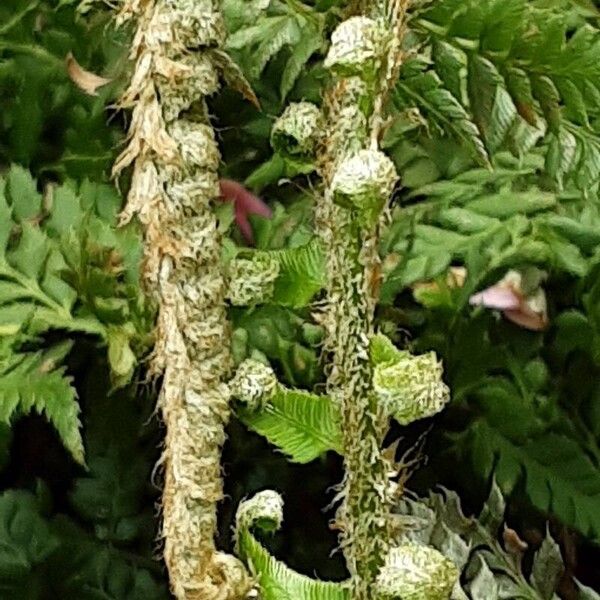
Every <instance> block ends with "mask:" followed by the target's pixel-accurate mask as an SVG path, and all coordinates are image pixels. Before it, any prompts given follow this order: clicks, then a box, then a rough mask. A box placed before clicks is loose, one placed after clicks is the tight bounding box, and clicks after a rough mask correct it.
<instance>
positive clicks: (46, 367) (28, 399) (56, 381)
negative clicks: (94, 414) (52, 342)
mask: <svg viewBox="0 0 600 600" xmlns="http://www.w3.org/2000/svg"><path fill="white" fill-rule="evenodd" d="M71 346H72V344H71V343H70V342H64V343H62V344H60V345H58V346H55V347H54V348H52V349H50V350H48V351H45V352H41V351H40V352H35V353H34V352H31V353H13V352H12V351H11V350H10V349H9V348H6V347H5V348H3V356H2V357H1V358H0V421H2V422H4V423H7V424H10V422H11V420H12V419H14V417H15V416H16V415H26V414H29V413H30V412H32V411H35V412H37V413H39V414H43V415H44V416H45V417H46V418H47V419H48V421H50V423H52V425H54V427H55V428H56V431H57V432H58V434H59V435H60V438H61V440H62V442H63V444H64V445H65V447H66V448H67V450H68V451H69V452H70V453H71V455H72V456H73V458H74V459H75V460H76V461H77V462H78V463H80V464H84V450H83V442H82V439H81V434H80V432H79V429H80V427H81V423H80V421H79V405H78V403H77V392H76V391H75V388H73V386H72V385H71V378H70V377H67V376H65V368H64V367H60V366H57V365H58V364H60V362H61V361H62V359H63V358H64V356H65V355H66V354H67V353H68V352H69V350H70V349H71Z"/></svg>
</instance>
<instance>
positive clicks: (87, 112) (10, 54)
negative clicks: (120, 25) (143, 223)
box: [0, 0, 125, 178]
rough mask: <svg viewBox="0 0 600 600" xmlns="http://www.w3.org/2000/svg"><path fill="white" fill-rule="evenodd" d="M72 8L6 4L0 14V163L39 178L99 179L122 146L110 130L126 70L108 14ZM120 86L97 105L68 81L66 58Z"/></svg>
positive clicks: (47, 2) (9, 0) (26, 1)
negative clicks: (110, 105) (111, 109)
mask: <svg viewBox="0 0 600 600" xmlns="http://www.w3.org/2000/svg"><path fill="white" fill-rule="evenodd" d="M77 4H78V3H75V2H61V1H59V0H40V1H33V0H6V1H4V2H2V6H0V106H1V107H2V110H1V112H2V117H1V118H0V140H1V141H0V163H4V165H6V164H8V163H10V162H19V163H21V164H23V165H25V166H27V167H30V168H31V169H33V170H34V171H35V172H36V173H39V172H42V171H43V172H44V174H45V175H48V174H60V175H64V174H68V175H71V176H77V177H81V178H83V177H94V176H102V175H103V174H105V173H106V172H107V170H109V169H110V165H111V163H112V160H113V158H114V153H115V151H116V150H117V148H116V146H117V144H118V142H119V140H120V138H121V133H120V131H119V129H118V128H116V127H114V126H108V123H107V122H108V117H109V113H108V112H107V110H106V105H107V101H111V100H113V99H114V98H116V94H115V92H116V87H118V86H119V85H122V81H119V77H120V74H121V72H122V70H123V67H124V66H125V63H124V61H123V54H122V47H120V46H119V44H118V39H117V37H116V35H115V32H114V30H113V29H112V28H111V26H110V14H109V13H108V12H101V11H98V10H94V11H93V12H92V13H90V14H89V15H88V16H82V15H78V14H77V13H76V11H75V9H76V8H77ZM69 53H72V54H73V56H74V57H75V59H76V60H77V61H78V63H79V64H80V65H82V67H84V68H86V69H88V70H91V71H94V72H99V74H100V73H101V74H104V75H105V76H107V77H109V78H115V83H114V84H111V85H109V86H106V87H104V88H102V89H101V90H100V91H99V95H98V96H97V97H92V96H86V95H85V94H84V92H82V91H81V90H79V89H78V88H77V87H76V85H75V83H73V82H72V81H71V80H70V79H69V76H68V73H67V66H66V62H65V58H66V56H67V55H68V54H69Z"/></svg>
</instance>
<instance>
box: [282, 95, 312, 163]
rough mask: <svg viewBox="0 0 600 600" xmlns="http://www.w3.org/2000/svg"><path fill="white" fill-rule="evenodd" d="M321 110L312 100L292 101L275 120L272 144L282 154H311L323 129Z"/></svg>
mask: <svg viewBox="0 0 600 600" xmlns="http://www.w3.org/2000/svg"><path fill="white" fill-rule="evenodd" d="M322 127H323V123H322V117H321V111H320V110H319V109H318V108H317V107H316V106H315V105H314V104H311V103H310V102H292V103H291V104H289V105H288V106H287V108H286V109H285V110H284V111H283V114H282V115H281V116H280V117H279V118H278V119H277V121H275V124H274V125H273V129H272V130H271V145H272V146H273V148H274V149H275V150H276V151H277V152H280V153H281V154H288V155H291V156H311V155H312V154H313V151H314V148H315V144H316V142H317V139H318V137H319V134H320V133H321V131H322Z"/></svg>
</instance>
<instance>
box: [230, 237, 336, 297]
mask: <svg viewBox="0 0 600 600" xmlns="http://www.w3.org/2000/svg"><path fill="white" fill-rule="evenodd" d="M238 256H239V257H240V258H241V259H243V260H247V261H250V262H251V263H252V264H255V265H256V267H257V269H258V268H259V267H260V265H261V264H268V265H272V264H276V265H277V267H278V269H277V274H276V277H275V278H274V281H273V284H272V289H271V290H270V292H269V298H268V299H267V300H268V301H269V302H271V303H273V304H280V305H281V306H287V307H289V308H301V307H304V306H307V305H308V304H310V302H311V300H312V299H313V297H314V296H315V295H316V294H317V293H318V292H319V291H320V290H322V289H323V287H324V285H325V257H324V254H323V250H322V247H321V244H320V242H319V240H318V239H317V238H313V239H312V240H311V241H310V242H309V243H308V244H305V245H303V246H299V247H297V248H285V249H282V250H256V251H241V252H240V253H239V254H238ZM237 285H239V282H238V284H237ZM256 301H265V298H258V297H257V300H256Z"/></svg>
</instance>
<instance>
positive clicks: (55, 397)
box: [0, 167, 150, 463]
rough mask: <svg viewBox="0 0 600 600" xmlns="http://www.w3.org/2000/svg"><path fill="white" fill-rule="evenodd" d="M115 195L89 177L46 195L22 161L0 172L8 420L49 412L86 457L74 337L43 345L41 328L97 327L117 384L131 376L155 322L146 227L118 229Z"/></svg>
mask: <svg viewBox="0 0 600 600" xmlns="http://www.w3.org/2000/svg"><path fill="white" fill-rule="evenodd" d="M118 204H119V198H118V196H117V195H116V193H115V192H114V191H113V189H112V188H110V187H108V186H104V185H97V184H92V183H90V182H89V181H86V182H84V183H83V184H82V185H81V186H79V189H78V188H77V186H76V185H75V184H72V183H69V184H65V185H63V186H59V187H55V186H49V187H48V188H47V189H46V190H45V194H44V195H42V194H41V193H39V192H38V191H37V189H36V183H35V181H34V180H33V179H32V178H31V176H30V174H29V173H28V172H27V171H25V170H24V169H22V168H21V167H13V168H12V169H11V170H10V171H9V172H8V174H7V176H6V177H5V178H3V179H2V180H0V214H1V219H2V222H1V224H0V306H1V308H2V310H1V316H0V327H1V330H2V339H1V342H2V343H1V346H0V366H1V370H2V380H1V381H0V398H1V399H2V411H1V416H2V420H3V421H4V422H7V423H8V422H10V420H11V419H12V418H13V416H14V415H15V414H27V413H29V412H31V411H33V410H35V411H37V412H39V413H44V414H45V415H46V417H47V418H48V419H49V420H50V421H51V422H52V423H53V424H54V425H55V427H56V429H57V431H58V432H59V434H60V435H61V437H62V439H63V441H64V443H65V446H66V447H67V448H68V449H69V450H70V451H71V453H72V455H73V457H74V458H75V460H77V461H78V462H80V463H83V462H84V455H83V447H82V445H81V440H80V438H79V433H78V429H79V420H78V412H79V409H78V405H77V402H76V392H75V390H74V389H73V387H72V382H71V379H70V377H68V376H67V375H66V373H65V369H64V367H63V366H62V362H63V359H64V357H65V356H66V354H67V353H68V352H69V350H70V348H71V344H72V342H71V341H70V338H69V337H67V338H66V339H65V340H64V341H63V342H62V343H59V344H57V345H54V346H52V347H49V348H45V342H44V337H45V336H46V335H49V334H51V333H52V332H55V331H57V330H58V331H64V332H65V333H66V335H67V336H74V335H82V334H83V335H90V334H91V335H94V336H96V337H97V338H98V339H99V340H100V341H101V342H102V343H104V344H106V345H107V346H108V356H109V361H110V365H111V368H112V372H113V379H114V382H115V384H116V385H122V384H124V383H127V381H129V380H130V379H131V377H132V375H133V371H134V369H135V367H136V365H137V359H136V356H135V353H134V349H135V350H137V351H138V352H141V351H143V349H144V347H145V340H144V336H145V335H146V331H147V330H148V327H149V324H150V322H149V318H148V317H149V313H148V311H147V308H146V307H145V301H144V300H143V298H141V297H140V296H139V294H138V285H137V278H138V277H137V272H138V269H137V266H138V262H139V258H140V256H139V252H140V240H139V235H138V234H137V233H136V231H135V229H134V228H132V227H130V228H126V229H121V230H118V231H116V230H115V224H116V218H117V210H118Z"/></svg>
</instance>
